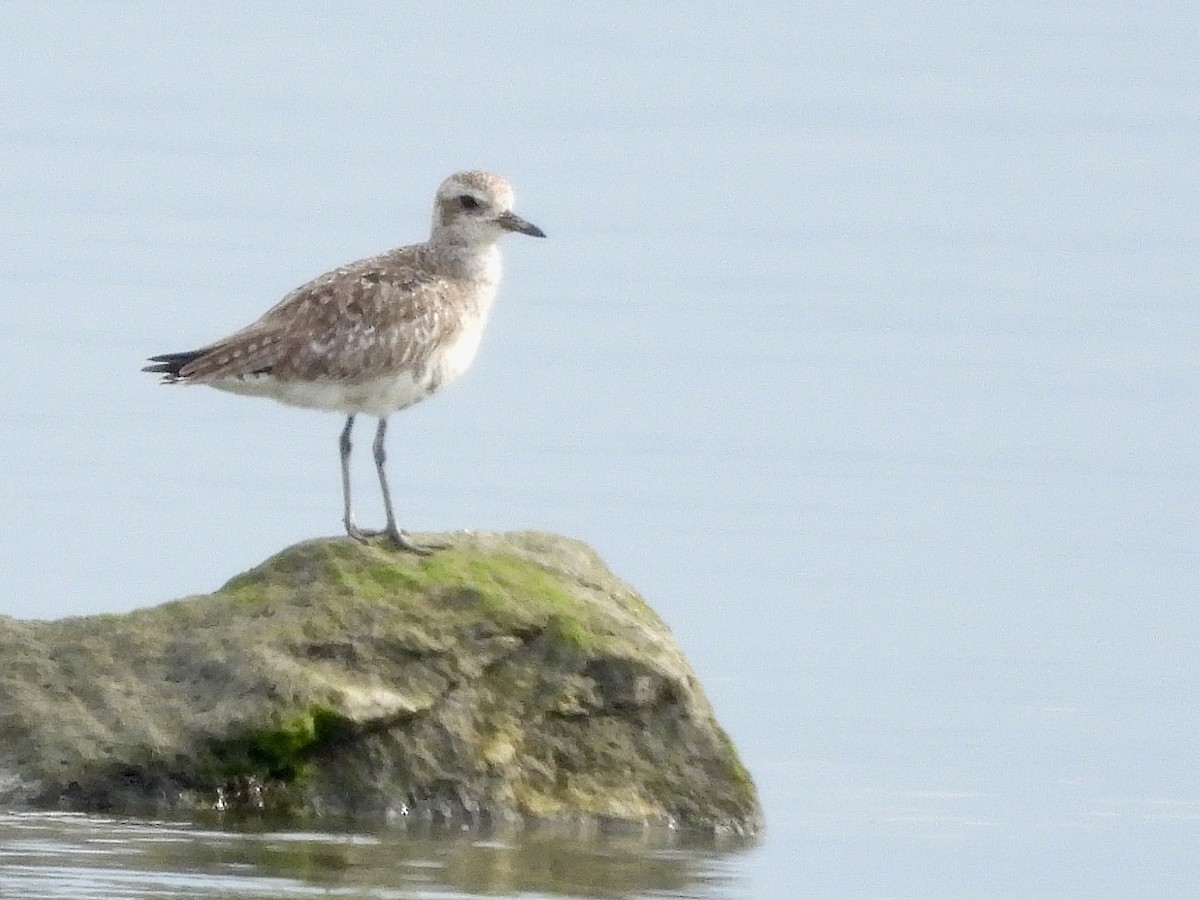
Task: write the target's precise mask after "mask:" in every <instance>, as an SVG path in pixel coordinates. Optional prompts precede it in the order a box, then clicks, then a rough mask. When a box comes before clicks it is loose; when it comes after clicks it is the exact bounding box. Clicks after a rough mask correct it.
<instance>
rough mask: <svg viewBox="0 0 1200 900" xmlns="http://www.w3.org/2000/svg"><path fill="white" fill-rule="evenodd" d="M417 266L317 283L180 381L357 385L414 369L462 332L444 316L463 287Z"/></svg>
mask: <svg viewBox="0 0 1200 900" xmlns="http://www.w3.org/2000/svg"><path fill="white" fill-rule="evenodd" d="M415 261H416V260H414V259H412V257H411V256H409V257H408V258H407V259H406V258H404V256H402V255H401V256H398V255H397V254H396V253H393V254H385V255H383V256H380V257H373V258H371V259H368V260H362V261H360V262H358V263H352V264H350V265H348V266H343V267H342V268H340V269H336V270H334V271H332V272H329V273H326V274H325V275H322V276H320V277H318V278H315V279H313V280H312V281H310V282H309V283H308V284H305V285H303V286H301V287H299V288H297V289H296V290H294V291H292V292H291V293H290V294H288V295H287V296H286V297H284V298H283V299H282V300H281V301H279V303H277V304H276V305H275V306H273V307H272V308H271V309H269V310H268V311H267V312H266V313H265V314H264V315H263V316H262V318H260V319H259V320H258V321H256V322H254V323H253V324H251V325H249V326H247V327H246V328H243V329H242V330H240V331H237V332H235V333H234V334H231V335H230V336H229V337H227V338H224V339H222V340H220V341H217V342H215V343H213V344H211V345H210V346H208V347H206V348H204V350H203V353H202V354H201V355H200V356H198V357H197V358H196V359H194V360H193V361H191V362H189V363H188V364H187V365H185V366H183V368H182V369H181V370H180V373H179V376H180V378H182V379H185V380H187V381H194V382H195V381H212V380H218V379H223V378H237V377H244V376H248V375H254V374H260V373H269V374H270V375H272V376H273V377H275V378H278V379H280V380H285V381H293V380H295V381H308V380H338V381H362V380H368V379H372V378H377V377H380V376H384V375H388V374H391V373H394V372H396V371H398V370H403V369H409V368H412V369H418V370H419V369H421V368H423V367H424V366H427V365H428V364H429V358H430V356H431V355H432V354H433V353H434V352H435V351H436V350H437V349H438V348H439V347H440V346H442V345H443V344H444V343H445V342H447V341H450V340H452V339H453V338H454V336H455V335H456V334H457V332H458V330H459V328H460V327H461V326H460V323H459V321H458V316H455V315H449V314H447V313H448V311H447V309H446V303H447V300H448V299H451V295H452V294H458V293H460V291H461V286H460V285H458V284H456V283H455V282H454V281H452V280H449V279H446V278H441V277H438V276H435V275H432V274H430V273H429V272H428V271H426V270H425V269H423V268H419V267H416V266H414V265H413V263H414V262H415Z"/></svg>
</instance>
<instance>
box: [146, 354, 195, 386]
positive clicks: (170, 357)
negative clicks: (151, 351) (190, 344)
mask: <svg viewBox="0 0 1200 900" xmlns="http://www.w3.org/2000/svg"><path fill="white" fill-rule="evenodd" d="M205 352H207V351H204V350H185V351H184V352H183V353H163V354H161V355H159V356H152V357H150V359H149V362H152V363H155V365H153V366H144V367H143V368H142V371H143V372H153V373H155V374H158V375H162V376H163V381H167V382H170V381H178V380H179V377H180V376H179V373H180V371H181V370H182V369H183V367H184V366H186V365H187V364H188V363H190V362H192V361H193V360H197V359H199V358H200V357H201V356H203V355H204V354H205Z"/></svg>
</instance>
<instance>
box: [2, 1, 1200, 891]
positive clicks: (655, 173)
mask: <svg viewBox="0 0 1200 900" xmlns="http://www.w3.org/2000/svg"><path fill="white" fill-rule="evenodd" d="M1198 25H1200V13H1197V11H1196V10H1195V9H1194V8H1193V6H1192V5H1190V4H1171V3H1155V4H1144V5H1142V6H1138V7H1130V6H1122V5H1118V4H1108V3H1099V4H1074V3H1048V4H1047V3H1024V2H1016V3H1007V4H985V5H978V4H956V3H933V2H929V3H917V4H907V5H904V6H903V7H896V6H893V5H890V4H860V5H851V6H846V5H842V4H805V5H803V6H801V7H796V6H794V5H791V4H778V5H774V4H762V5H758V6H755V7H754V8H753V9H743V8H741V7H736V8H733V9H728V8H726V7H724V6H722V5H720V4H703V5H691V6H687V7H667V6H655V7H653V8H644V7H642V6H638V5H607V6H604V7H603V8H596V9H591V8H588V7H577V8H576V7H572V8H567V9H561V8H558V7H553V6H549V5H540V4H534V5H526V6H523V7H521V8H512V7H509V6H489V5H480V4H458V5H454V6H453V7H452V8H450V9H448V10H443V9H440V8H439V9H437V10H424V9H420V8H417V7H414V6H406V5H368V4H363V5H356V6H354V7H352V8H351V9H349V10H339V11H337V12H318V11H317V10H316V9H315V8H310V7H308V6H306V5H302V4H299V5H286V4H272V5H265V4H240V5H238V6H237V7H236V9H235V8H233V7H229V8H227V9H225V8H212V7H196V8H191V9H178V10H176V9H171V10H167V9H164V8H162V7H160V6H158V5H153V4H144V5H137V4H125V5H121V6H119V7H115V6H106V5H96V6H87V5H73V6H62V7H58V6H52V5H28V6H20V5H12V4H8V5H3V6H0V104H2V109H3V112H2V117H0V295H2V296H3V297H4V305H3V309H4V314H5V316H6V325H5V327H4V328H3V330H0V358H2V359H3V360H4V365H3V366H0V404H2V405H0V416H2V419H3V422H4V428H3V435H4V437H3V442H2V443H0V508H2V509H4V510H5V511H6V516H5V525H4V527H3V529H2V530H0V613H4V614H11V615H17V616H25V617H31V616H41V617H52V616H59V615H66V614H77V613H89V612H97V611H101V610H121V609H129V608H132V607H135V606H141V605H146V604H149V603H154V602H159V601H162V600H166V599H169V598H173V597H176V596H181V595H184V594H187V593H192V592H200V591H206V590H210V589H212V588H214V587H216V586H217V585H219V584H220V583H222V582H223V581H224V580H225V579H226V578H227V577H228V576H229V575H231V574H233V573H234V572H237V571H240V570H242V569H244V568H247V567H248V566H250V565H252V564H254V563H256V562H258V561H260V560H261V559H262V558H264V557H266V556H267V555H269V554H270V553H272V552H274V551H276V550H278V549H279V548H281V547H283V546H284V545H286V544H289V543H292V542H294V541H297V540H300V539H303V538H306V537H311V536H314V535H317V534H331V533H335V532H336V531H337V530H338V527H339V525H338V519H339V515H340V513H339V510H340V497H339V484H338V478H337V463H336V447H335V443H336V437H337V431H338V428H339V422H338V421H337V419H336V418H335V417H332V416H323V415H321V414H317V413H309V412H304V411H298V410H289V409H285V408H282V407H276V406H274V405H271V404H269V403H267V402H265V401H255V400H247V399H244V398H237V397H230V396H225V395H220V394H218V393H216V392H211V391H209V392H205V391H203V390H199V389H197V390H182V389H180V390H167V389H164V388H160V387H158V386H157V385H155V384H154V383H153V379H151V378H149V377H147V376H143V375H140V374H139V373H138V372H137V369H138V367H139V365H140V364H141V361H142V359H143V358H144V357H145V356H147V355H149V354H151V353H155V352H162V351H167V350H176V349H184V348H187V347H191V346H195V345H197V344H200V343H202V342H204V341H207V340H210V339H212V338H215V337H217V336H220V335H222V334H225V333H227V332H228V331H230V330H231V329H233V328H235V327H238V326H240V325H242V324H245V323H246V322H248V321H250V320H251V319H253V318H254V317H255V316H257V315H258V314H259V313H260V312H261V311H262V310H263V309H265V308H266V306H267V305H269V304H270V303H272V302H274V301H275V300H276V299H277V298H278V297H279V296H281V295H282V294H283V293H284V292H286V291H287V290H289V289H290V288H292V287H294V286H295V285H296V284H298V283H300V282H301V281H303V280H305V279H307V278H308V277H310V276H312V275H315V274H318V273H319V272H322V271H324V270H325V269H327V268H329V267H331V266H333V265H336V264H338V263H340V262H343V261H346V260H350V259H354V258H357V257H359V256H363V255H367V254H370V253H373V252H376V251H378V250H381V249H383V248H385V247H387V246H391V245H395V244H400V243H405V242H409V241H412V240H417V239H419V238H421V237H422V236H423V235H424V233H425V232H426V229H427V217H428V213H427V208H428V205H429V202H430V199H431V196H432V191H433V188H434V187H435V186H436V184H437V183H438V181H440V180H441V178H442V177H444V176H445V175H446V174H449V173H450V172H451V171H453V170H455V169H459V168H463V167H467V166H482V167H488V168H492V169H495V170H497V171H500V172H502V173H504V174H505V175H506V176H508V177H509V178H510V179H511V180H512V181H513V183H514V184H515V185H516V187H517V192H518V209H519V211H521V212H522V213H523V214H524V215H526V216H527V217H528V218H530V219H531V220H532V221H534V222H536V223H537V224H539V225H540V226H542V227H543V228H544V229H545V230H546V231H547V233H548V234H549V235H550V239H549V240H547V241H537V242H535V241H524V240H521V239H519V238H514V239H511V240H509V241H508V242H507V244H506V254H507V257H506V258H507V266H508V272H507V275H506V281H505V284H504V286H503V288H502V292H501V297H500V301H499V303H498V305H497V308H496V311H495V315H494V318H493V321H492V324H491V327H490V330H489V334H488V336H487V339H486V341H485V343H484V347H483V350H482V352H481V355H480V357H479V359H478V360H477V362H476V365H475V368H474V369H473V371H472V372H471V373H470V374H469V375H468V376H467V377H466V379H464V381H463V382H462V384H460V385H458V386H456V387H455V388H454V389H453V390H451V391H449V392H447V393H446V394H445V395H443V396H440V397H438V398H437V399H435V400H434V401H432V402H430V403H428V404H424V405H423V406H421V407H417V408H414V409H412V410H410V411H407V412H406V413H404V414H403V415H402V416H398V417H397V418H396V420H395V421H394V422H393V425H392V429H391V432H390V448H391V459H392V482H393V489H394V492H395V493H396V495H397V504H398V507H399V510H400V514H401V518H402V519H403V520H404V522H405V523H406V524H407V525H408V526H409V527H413V528H417V529H440V528H490V529H510V528H528V527H537V528H548V529H552V530H556V531H561V532H564V533H566V534H570V535H573V536H576V537H579V538H582V539H584V540H586V541H589V542H590V543H592V544H593V545H594V546H595V547H596V548H597V549H598V550H599V551H600V552H601V553H602V554H603V555H604V556H605V557H606V559H608V560H609V562H610V563H611V564H612V566H613V568H614V569H615V570H616V571H617V572H618V573H619V574H620V575H621V576H622V577H624V578H626V579H627V580H629V581H630V582H631V583H632V584H634V585H635V586H636V587H638V588H639V589H640V590H641V591H642V592H643V593H644V594H645V596H646V597H647V599H648V600H649V601H650V602H651V603H652V604H653V605H654V606H655V608H656V609H658V610H659V612H660V613H661V614H662V615H663V617H664V618H665V619H666V620H667V621H668V622H669V623H670V624H671V626H672V628H673V630H674V631H675V633H676V635H677V637H678V638H679V640H680V642H681V644H682V645H683V647H684V649H685V651H686V652H687V654H688V656H689V658H690V659H691V661H692V663H693V665H694V666H695V668H696V670H697V672H698V674H699V675H700V678H701V680H702V681H703V683H704V685H705V687H706V689H707V691H708V693H709V696H710V698H711V699H712V701H713V703H714V705H715V707H716V709H717V712H718V715H719V717H720V719H721V721H722V723H723V724H724V725H725V726H726V727H727V728H728V730H729V731H730V733H731V734H732V736H733V738H734V740H735V741H736V742H737V744H738V745H739V747H740V748H741V749H742V752H743V755H744V757H745V761H746V763H747V765H748V766H749V768H750V770H751V772H752V773H753V774H754V775H755V777H756V779H757V782H758V784H759V788H760V790H761V793H762V799H763V803H764V806H765V808H766V815H767V822H768V830H767V833H766V835H765V837H764V839H763V841H762V843H761V844H760V845H759V846H758V847H757V848H756V849H754V850H752V851H750V852H747V853H744V854H735V855H733V856H728V857H727V856H724V855H720V854H718V855H716V856H713V857H712V859H713V860H714V865H719V866H722V867H725V868H724V869H723V871H726V872H727V874H728V878H727V879H726V880H723V881H721V882H720V883H719V884H717V885H710V884H707V883H699V886H693V887H691V888H686V887H682V886H680V887H677V888H676V892H677V894H678V895H680V896H690V895H696V896H706V897H707V896H738V897H741V896H745V897H764V898H766V897H782V896H807V895H814V896H820V895H829V896H842V897H898V896H940V897H955V898H961V897H1066V896H1080V897H1084V896H1095V897H1100V896H1103V897H1124V896H1128V897H1159V896H1179V895H1185V894H1187V893H1191V892H1192V891H1194V887H1195V876H1194V871H1195V867H1194V856H1195V850H1196V848H1197V847H1198V846H1200V768H1198V767H1197V764H1196V761H1197V757H1198V753H1197V751H1198V749H1200V715H1198V714H1197V712H1196V702H1195V699H1196V697H1197V696H1198V694H1200V663H1198V662H1197V660H1198V658H1200V657H1198V655H1197V653H1196V648H1197V646H1200V617H1198V614H1197V612H1196V605H1195V598H1196V596H1197V593H1198V591H1197V589H1198V588H1200V565H1197V562H1196V560H1197V555H1198V554H1197V551H1198V550H1200V546H1198V545H1200V539H1198V537H1197V536H1198V535H1200V527H1198V526H1200V462H1198V460H1200V429H1197V428H1196V425H1195V422H1196V420H1197V412H1198V406H1200V403H1198V399H1197V398H1198V397H1200V362H1198V357H1197V354H1196V347H1197V346H1198V345H1200V311H1198V306H1197V303H1196V295H1197V287H1196V286H1197V284H1200V257H1198V256H1197V253H1196V247H1197V246H1198V245H1200V240H1198V239H1200V213H1198V210H1200V202H1198V201H1200V175H1198V174H1197V173H1198V172H1200V165H1198V163H1200V152H1198V151H1200V128H1198V127H1197V120H1196V110H1197V109H1200V63H1198V62H1197V55H1196V53H1195V47H1194V43H1195V41H1194V35H1195V33H1196V31H1197V26H1198ZM360 462H362V463H363V467H362V468H360V469H359V470H358V472H357V476H358V478H359V479H360V481H361V483H363V484H364V485H369V484H370V472H369V469H368V466H367V461H366V457H365V455H363V457H362V458H361V459H360ZM359 493H360V496H362V498H363V518H364V519H366V520H368V521H370V519H371V513H372V512H373V511H374V512H376V513H377V507H376V508H374V510H373V509H372V507H371V506H370V505H369V502H370V497H371V493H370V492H369V491H367V490H360V491H359ZM305 871H308V870H305ZM248 872H249V874H248V877H256V876H259V875H261V876H262V877H268V876H267V873H265V872H258V871H257V870H254V869H251V870H248ZM289 877H293V878H298V880H299V881H301V882H302V883H308V882H307V881H305V879H306V878H308V877H310V876H308V875H303V874H302V875H296V874H295V873H291V874H290V875H289ZM311 877H315V876H311ZM689 890H690V891H691V892H692V893H691V894H689V893H688V891H689ZM627 893H630V894H632V893H636V891H633V890H632V889H631V890H630V891H628V892H627Z"/></svg>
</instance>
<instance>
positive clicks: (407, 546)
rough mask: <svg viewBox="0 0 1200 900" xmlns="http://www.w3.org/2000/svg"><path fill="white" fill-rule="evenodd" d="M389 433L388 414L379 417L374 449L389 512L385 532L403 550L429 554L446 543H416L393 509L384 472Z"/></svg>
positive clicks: (424, 554) (381, 488)
mask: <svg viewBox="0 0 1200 900" xmlns="http://www.w3.org/2000/svg"><path fill="white" fill-rule="evenodd" d="M386 433H387V416H382V417H380V419H379V426H378V427H377V428H376V429H375V443H374V444H373V445H372V449H373V450H374V451H375V471H376V472H378V473H379V488H380V490H381V491H382V492H383V509H384V512H385V513H386V514H387V523H386V524H385V525H384V528H383V532H382V533H383V534H384V535H386V536H387V538H388V539H389V540H390V541H391V542H392V543H393V544H395V545H396V546H397V547H398V548H400V549H401V550H407V551H408V552H409V553H418V554H420V555H422V556H427V555H428V554H430V553H432V552H433V551H434V550H441V549H443V548H444V547H445V546H446V545H445V544H430V545H428V546H426V545H424V544H418V543H416V542H415V541H414V540H413V539H412V538H410V537H409V536H408V533H407V532H405V531H401V530H400V528H399V526H397V525H396V514H395V513H394V512H393V511H392V492H391V491H390V490H388V483H387V474H386V473H385V472H384V469H383V464H384V463H385V462H387V450H386V448H385V447H384V445H383V439H384V436H385V435H386Z"/></svg>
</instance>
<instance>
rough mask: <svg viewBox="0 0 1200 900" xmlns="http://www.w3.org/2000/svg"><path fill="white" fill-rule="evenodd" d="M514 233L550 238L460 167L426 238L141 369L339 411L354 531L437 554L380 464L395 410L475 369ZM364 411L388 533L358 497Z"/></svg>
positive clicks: (349, 528) (439, 199) (503, 187)
mask: <svg viewBox="0 0 1200 900" xmlns="http://www.w3.org/2000/svg"><path fill="white" fill-rule="evenodd" d="M514 232H515V233H519V234H526V235H530V236H532V237H538V238H543V237H545V236H546V235H545V232H543V231H542V230H541V229H540V228H538V227H537V226H536V225H534V224H532V223H531V222H529V221H527V220H525V219H523V218H521V217H520V216H518V215H517V214H516V213H515V212H513V189H512V185H510V184H509V183H508V181H507V180H505V179H504V178H502V177H501V176H499V175H496V174H493V173H491V172H485V171H481V170H468V171H462V172H457V173H455V174H453V175H451V176H449V177H448V178H446V179H445V180H444V181H443V182H442V183H441V185H439V187H438V189H437V194H436V195H435V197H434V203H433V222H432V227H431V229H430V233H429V240H427V241H425V242H424V243H419V244H411V245H408V246H404V247H398V248H396V249H393V250H387V251H385V252H383V253H380V254H378V255H377V256H372V257H369V258H367V259H361V260H358V261H356V262H352V263H348V264H346V265H343V266H340V267H339V268H337V269H334V270H333V271H331V272H327V273H325V274H324V275H320V276H318V277H317V278H314V279H313V280H312V281H309V282H308V283H306V284H303V285H301V286H300V287H298V288H296V289H295V290H293V291H292V292H291V293H289V294H287V295H286V296H285V297H284V298H283V299H282V300H280V301H279V302H278V303H276V304H275V305H274V306H272V307H271V308H270V309H268V310H267V311H266V312H265V313H264V314H263V315H262V316H261V317H260V318H259V319H258V320H257V321H255V322H252V323H251V324H250V325H247V326H246V327H245V328H242V329H240V330H238V331H235V332H234V333H233V334H230V335H229V336H228V337H224V338H221V339H220V340H217V341H214V342H213V343H210V344H207V345H206V346H204V347H201V348H200V349H198V350H188V351H184V352H181V353H163V354H160V355H158V356H152V357H150V358H149V359H148V360H147V361H148V362H149V363H151V365H147V366H145V367H144V368H143V369H142V371H144V372H150V373H154V374H158V375H161V376H162V378H161V382H162V383H164V384H204V385H208V386H210V387H214V388H217V389H218V390H222V391H228V392H230V393H234V394H243V395H249V396H258V397H268V398H270V399H273V400H276V401H278V402H280V403H284V404H287V405H289V406H298V407H304V408H309V409H318V410H326V411H331V412H339V413H342V414H343V415H345V416H346V424H345V426H344V427H343V428H342V431H341V434H340V436H339V438H338V451H339V454H340V457H341V471H342V501H343V506H342V524H343V525H344V526H345V529H346V534H348V535H349V536H350V537H351V538H354V539H355V540H357V541H362V542H366V541H368V540H369V539H371V538H374V537H378V536H381V535H382V536H383V537H384V538H385V539H386V540H387V541H389V542H390V543H391V544H392V545H394V546H395V547H397V548H399V549H401V550H405V551H409V552H412V553H417V554H427V553H431V552H433V551H434V550H436V549H440V547H439V546H438V545H426V544H420V543H418V542H417V541H415V540H414V539H413V538H412V537H411V536H410V535H409V534H408V532H406V531H404V530H402V529H401V528H400V527H399V526H398V525H397V521H396V515H395V512H394V511H393V508H392V498H391V491H390V490H389V488H388V480H387V474H386V472H385V469H384V464H385V462H386V458H387V454H386V450H385V446H384V441H385V435H386V433H387V422H388V417H389V416H391V415H392V413H395V412H398V411H399V410H402V409H405V408H406V407H409V406H412V405H413V404H414V403H418V402H420V401H421V400H424V399H425V398H426V397H429V396H430V395H432V394H434V393H436V392H437V391H438V390H440V389H441V388H443V387H445V386H446V385H447V384H449V383H450V382H452V381H454V380H455V379H456V378H458V377H459V376H460V375H462V374H463V372H465V371H466V370H467V368H468V367H469V366H470V365H471V363H472V361H473V360H474V359H475V355H476V352H477V351H478V350H479V344H480V341H481V339H482V337H483V332H484V328H485V326H486V325H487V321H488V315H489V313H490V311H491V308H492V304H493V302H494V300H495V298H496V291H497V288H498V287H499V283H500V275H501V256H500V247H499V241H500V239H501V238H502V237H504V236H505V235H507V234H510V233H514ZM359 415H369V416H374V417H375V418H376V419H378V424H377V425H376V429H375V440H374V443H373V444H372V449H373V453H374V460H375V469H376V472H377V474H378V477H379V487H380V491H381V492H382V495H383V506H384V512H385V516H386V520H385V524H384V527H383V528H382V529H380V530H367V529H364V528H361V527H360V526H359V525H358V524H357V523H356V522H355V519H354V511H353V507H352V504H351V500H350V495H351V492H350V455H351V440H350V438H351V432H352V431H353V429H354V420H355V417H356V416H359Z"/></svg>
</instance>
